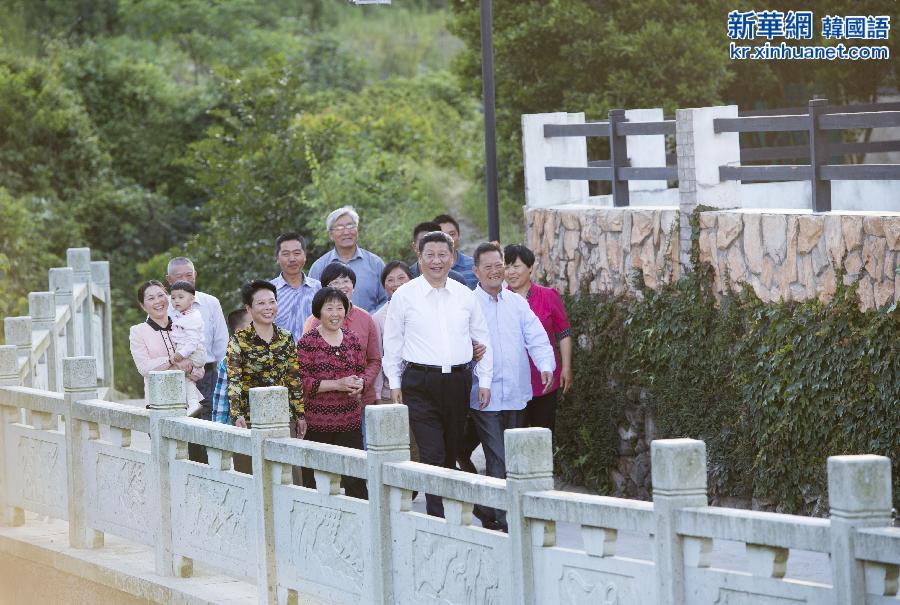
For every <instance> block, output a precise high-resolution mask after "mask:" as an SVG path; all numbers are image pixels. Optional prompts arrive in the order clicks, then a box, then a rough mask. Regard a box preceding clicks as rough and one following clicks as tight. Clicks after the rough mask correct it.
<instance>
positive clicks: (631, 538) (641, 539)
mask: <svg viewBox="0 0 900 605" xmlns="http://www.w3.org/2000/svg"><path fill="white" fill-rule="evenodd" d="M125 403H128V404H131V405H143V402H141V401H138V400H131V401H127V402H125ZM101 434H102V429H101ZM149 445H150V444H149V439H148V437H147V435H146V434H145V433H134V434H133V437H132V447H135V448H137V449H142V450H147V451H149ZM472 462H473V463H474V464H475V467H476V468H477V469H478V470H479V472H481V473H484V468H485V464H484V453H483V452H482V449H481V446H478V448H477V449H476V450H475V452H474V453H473V455H472ZM556 489H560V490H564V491H578V492H582V493H590V492H587V491H586V490H583V489H580V488H577V487H574V486H570V485H565V484H562V483H561V482H560V481H559V480H557V486H556ZM413 510H414V511H416V512H420V513H423V514H424V513H425V495H424V494H421V493H420V494H419V495H418V496H417V497H416V499H415V500H414V501H413ZM473 522H474V523H475V524H476V525H478V526H480V525H481V524H480V522H479V521H478V520H477V519H474V520H473ZM556 544H557V546H558V547H561V548H571V549H575V550H581V549H582V548H583V540H582V536H581V528H580V527H579V526H578V525H576V524H574V523H558V524H557V526H556ZM616 554H617V555H618V556H620V557H628V558H632V559H646V560H652V559H653V551H652V542H651V541H650V538H649V536H640V535H636V534H626V533H619V536H618V541H617V544H616ZM710 560H711V562H712V563H711V564H712V566H713V567H717V568H720V569H728V570H734V571H747V572H748V570H749V562H748V559H747V556H746V553H745V552H744V544H743V543H742V542H732V541H729V540H714V541H713V550H712V554H711V557H710ZM787 577H789V578H794V579H798V580H804V581H810V582H820V583H823V584H831V566H830V564H829V561H828V555H826V554H824V553H814V552H808V551H797V550H792V551H791V553H790V557H789V558H788V566H787Z"/></svg>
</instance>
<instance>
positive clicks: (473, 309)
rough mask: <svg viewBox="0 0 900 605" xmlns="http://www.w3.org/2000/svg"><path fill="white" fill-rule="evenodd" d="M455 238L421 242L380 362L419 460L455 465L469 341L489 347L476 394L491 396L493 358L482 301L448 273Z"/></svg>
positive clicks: (438, 507)
mask: <svg viewBox="0 0 900 605" xmlns="http://www.w3.org/2000/svg"><path fill="white" fill-rule="evenodd" d="M452 264H453V240H451V239H450V237H449V236H447V235H446V234H444V233H440V232H434V233H429V234H427V235H425V237H423V238H422V239H421V240H420V242H419V268H420V269H421V271H422V274H421V275H420V276H419V277H417V278H415V279H413V280H411V281H409V282H407V283H405V284H403V285H402V286H400V287H399V288H398V289H397V291H396V292H394V295H393V297H392V298H391V305H390V307H389V308H388V314H387V318H386V319H385V324H384V358H383V360H382V361H383V363H382V365H383V368H384V373H385V376H386V377H387V379H388V383H389V385H390V387H391V398H392V399H393V400H394V402H395V403H405V404H406V405H407V407H408V408H409V421H410V427H411V428H412V431H413V434H414V435H415V438H416V442H417V443H418V445H419V458H420V460H421V461H422V462H424V463H426V464H433V465H435V466H443V467H445V468H454V467H455V465H456V454H457V449H458V447H459V444H460V440H461V438H462V433H463V429H464V427H465V420H466V409H467V407H468V402H469V393H470V391H471V390H472V370H471V364H470V362H471V361H472V342H473V341H477V342H479V343H482V344H484V345H485V346H486V351H485V354H484V356H483V357H482V358H481V360H480V361H479V362H478V364H477V365H476V368H477V372H478V391H477V398H478V401H479V404H481V405H484V406H487V405H488V404H489V403H490V401H491V390H490V387H491V380H492V377H493V374H492V367H493V356H492V353H491V344H490V335H489V333H488V328H487V325H486V324H485V321H484V315H483V314H482V310H481V305H480V304H479V303H478V301H477V300H476V299H475V295H474V293H473V292H472V291H471V290H469V289H468V288H467V287H466V286H464V285H462V284H460V283H457V282H455V281H453V280H449V279H447V275H448V274H449V273H450V267H451V265H452ZM426 499H427V511H428V514H429V515H435V516H438V517H443V515H444V506H443V503H442V502H441V499H440V498H439V497H437V496H432V495H430V494H426Z"/></svg>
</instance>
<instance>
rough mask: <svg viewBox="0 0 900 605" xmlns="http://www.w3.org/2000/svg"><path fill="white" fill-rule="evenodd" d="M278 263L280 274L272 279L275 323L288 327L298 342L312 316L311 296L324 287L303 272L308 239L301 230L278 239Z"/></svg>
mask: <svg viewBox="0 0 900 605" xmlns="http://www.w3.org/2000/svg"><path fill="white" fill-rule="evenodd" d="M275 262H276V263H278V266H279V267H281V273H280V274H279V275H278V277H276V278H275V279H272V280H270V281H271V282H272V285H273V286H275V289H276V290H277V298H278V314H277V315H276V316H275V325H276V326H278V327H279V328H284V329H285V330H288V331H289V332H290V333H291V334H293V336H294V340H297V341H299V340H300V337H301V336H303V322H305V321H306V318H307V317H309V316H310V315H312V299H313V296H315V294H316V292H318V291H319V290H320V289H321V288H322V284H320V283H319V280H318V279H313V278H312V277H310V276H309V275H306V274H304V273H303V266H304V265H305V264H306V242H305V241H304V240H303V236H301V235H300V234H298V233H293V232H291V233H283V234H281V235H279V236H278V239H276V240H275Z"/></svg>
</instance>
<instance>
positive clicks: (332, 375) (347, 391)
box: [297, 287, 367, 498]
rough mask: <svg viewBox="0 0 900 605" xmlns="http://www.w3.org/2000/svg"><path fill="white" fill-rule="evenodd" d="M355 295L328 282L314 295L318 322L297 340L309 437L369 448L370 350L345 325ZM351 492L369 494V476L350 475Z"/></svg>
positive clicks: (307, 476) (307, 479)
mask: <svg viewBox="0 0 900 605" xmlns="http://www.w3.org/2000/svg"><path fill="white" fill-rule="evenodd" d="M349 310H350V300H349V299H348V298H347V296H346V295H345V294H344V293H343V292H341V291H340V290H338V289H336V288H329V287H325V288H322V289H321V290H319V291H318V292H316V295H315V296H314V297H313V300H312V311H313V316H314V317H315V318H316V319H317V320H318V325H317V326H316V327H314V328H312V329H311V330H309V331H308V332H306V333H305V334H304V335H303V336H302V337H301V338H300V341H299V342H298V343H297V356H298V358H299V359H300V373H301V375H302V376H303V390H304V393H305V394H306V399H305V402H304V403H305V410H306V421H307V423H308V427H309V428H308V429H307V432H306V439H307V440H308V441H317V442H319V443H330V444H332V445H340V446H343V447H352V448H355V449H360V450H361V449H363V438H362V394H363V387H364V385H365V383H364V380H363V378H362V376H363V372H364V371H365V368H366V363H365V360H366V356H365V351H364V350H363V348H362V346H360V343H359V339H358V338H357V337H356V335H355V334H354V333H353V332H352V331H351V330H349V329H347V328H346V327H345V326H344V318H345V316H346V315H347V311H349ZM343 481H344V489H345V493H346V495H348V496H351V497H354V498H366V497H367V492H366V482H365V481H364V480H363V479H360V478H357V477H346V476H345V477H344V479H343ZM303 484H304V485H305V486H307V487H313V486H314V485H315V481H314V479H313V472H312V471H311V470H310V469H307V468H304V469H303Z"/></svg>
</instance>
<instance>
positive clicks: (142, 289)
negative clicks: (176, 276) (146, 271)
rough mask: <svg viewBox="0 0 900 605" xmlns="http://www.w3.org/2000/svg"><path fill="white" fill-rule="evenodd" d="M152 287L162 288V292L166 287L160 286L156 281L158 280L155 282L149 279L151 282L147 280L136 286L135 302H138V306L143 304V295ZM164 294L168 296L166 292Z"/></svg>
mask: <svg viewBox="0 0 900 605" xmlns="http://www.w3.org/2000/svg"><path fill="white" fill-rule="evenodd" d="M153 286H159V287H160V288H162V289H163V290H164V291H165V290H166V287H165V286H164V285H163V284H162V282H161V281H158V280H155V279H151V280H149V281H145V282H144V283H142V284H141V285H140V286H138V290H137V301H138V302H139V303H140V304H144V294H146V293H147V290H148V289H149V288H151V287H153ZM166 294H168V292H166Z"/></svg>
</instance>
